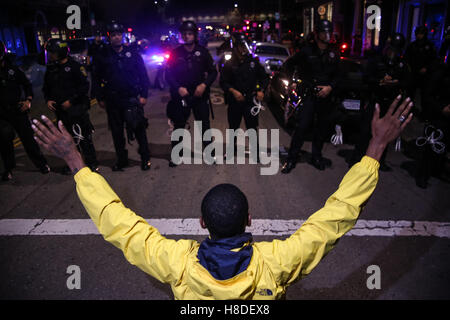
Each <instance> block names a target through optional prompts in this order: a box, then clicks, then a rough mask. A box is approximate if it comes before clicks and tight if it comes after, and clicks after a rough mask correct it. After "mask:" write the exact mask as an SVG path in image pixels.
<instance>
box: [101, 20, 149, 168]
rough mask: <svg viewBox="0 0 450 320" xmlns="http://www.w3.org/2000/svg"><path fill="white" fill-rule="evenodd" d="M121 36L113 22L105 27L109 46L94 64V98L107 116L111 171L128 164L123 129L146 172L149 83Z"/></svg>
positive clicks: (119, 27) (138, 59)
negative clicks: (114, 159)
mask: <svg viewBox="0 0 450 320" xmlns="http://www.w3.org/2000/svg"><path fill="white" fill-rule="evenodd" d="M123 32H124V31H123V26H122V25H120V24H118V23H116V22H114V21H113V22H112V23H111V24H109V25H108V37H109V41H110V44H109V45H107V46H105V48H104V50H103V51H102V52H101V54H99V55H98V56H97V61H94V68H93V77H94V79H95V84H96V86H95V88H94V96H96V98H97V101H98V104H99V106H100V107H101V108H106V113H107V115H108V122H109V126H110V128H111V134H112V138H113V141H114V148H115V150H116V157H117V162H116V164H115V165H114V166H113V167H112V170H113V171H123V169H124V168H125V167H127V166H128V164H129V162H128V151H127V150H126V149H125V143H126V141H125V133H124V128H126V131H127V138H128V142H129V143H131V141H133V140H134V139H136V140H137V143H138V145H139V148H138V152H139V155H140V156H141V169H142V170H144V171H145V170H149V169H150V166H151V162H150V150H149V148H148V140H147V133H146V129H147V127H148V121H147V119H146V118H145V116H144V106H145V104H146V103H147V97H148V90H149V87H150V82H149V79H148V75H147V70H146V68H145V65H144V61H143V60H142V57H141V55H140V54H139V52H137V50H136V49H135V48H133V47H131V46H125V45H123Z"/></svg>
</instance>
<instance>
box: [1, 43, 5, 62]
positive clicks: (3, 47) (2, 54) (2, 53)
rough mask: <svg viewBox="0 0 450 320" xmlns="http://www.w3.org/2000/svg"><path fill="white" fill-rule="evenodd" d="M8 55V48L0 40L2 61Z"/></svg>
mask: <svg viewBox="0 0 450 320" xmlns="http://www.w3.org/2000/svg"><path fill="white" fill-rule="evenodd" d="M5 55H6V46H5V44H4V43H3V41H1V40H0V60H1V59H3V57H4V56H5Z"/></svg>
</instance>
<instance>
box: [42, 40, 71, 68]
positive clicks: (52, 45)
mask: <svg viewBox="0 0 450 320" xmlns="http://www.w3.org/2000/svg"><path fill="white" fill-rule="evenodd" d="M45 51H46V62H47V63H48V62H49V61H48V55H47V52H50V53H53V54H55V55H56V56H57V60H62V59H64V58H67V56H68V55H69V51H70V50H69V45H68V43H67V41H64V40H61V39H58V38H53V39H50V40H48V42H47V44H46V46H45Z"/></svg>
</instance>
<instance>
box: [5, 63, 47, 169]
mask: <svg viewBox="0 0 450 320" xmlns="http://www.w3.org/2000/svg"><path fill="white" fill-rule="evenodd" d="M3 61H4V65H3V66H2V64H1V63H2V61H0V154H1V157H2V159H3V162H4V165H5V172H10V171H11V170H12V169H13V168H14V167H15V166H16V162H15V157H14V144H13V140H14V130H15V131H16V132H17V134H18V136H19V138H20V140H21V141H22V144H23V146H24V148H25V151H26V153H27V154H28V156H29V157H30V159H31V161H32V162H33V164H34V165H35V166H36V167H37V168H39V169H41V171H42V170H43V169H44V168H45V167H46V165H47V161H46V160H45V158H44V156H43V155H42V152H41V150H40V148H39V145H38V144H37V142H36V141H35V140H34V138H33V136H34V132H33V129H32V128H31V124H30V120H29V118H28V114H27V113H26V112H21V111H20V106H19V102H20V101H21V100H23V99H21V96H22V91H23V92H24V93H25V97H32V96H33V91H32V87H31V83H30V81H29V80H28V79H27V77H26V76H25V74H24V73H23V72H22V71H21V70H20V69H19V68H18V67H17V66H15V65H13V64H11V63H10V62H9V61H8V60H7V59H4V60H3Z"/></svg>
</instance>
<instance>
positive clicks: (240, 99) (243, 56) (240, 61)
mask: <svg viewBox="0 0 450 320" xmlns="http://www.w3.org/2000/svg"><path fill="white" fill-rule="evenodd" d="M231 41H232V48H233V54H232V57H231V59H230V60H228V61H227V62H226V63H225V65H224V67H223V69H222V71H221V75H220V86H221V87H222V89H223V91H224V93H225V97H226V99H225V100H226V101H227V103H228V124H229V127H230V129H233V130H236V129H238V128H239V127H240V124H241V120H242V118H244V121H245V126H246V128H247V129H255V130H257V129H258V116H259V111H260V110H255V109H254V112H253V114H252V109H253V108H254V107H255V103H254V99H256V100H257V101H259V103H261V102H262V101H263V99H264V90H265V89H266V87H267V85H268V83H269V78H268V76H267V74H266V72H265V70H264V68H263V67H262V66H261V64H260V63H259V62H258V61H257V60H256V59H255V58H253V57H252V56H251V55H250V49H249V47H248V44H247V41H246V39H245V36H244V35H243V34H234V35H233V36H232V40H231ZM234 143H235V147H236V139H235V141H234Z"/></svg>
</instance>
